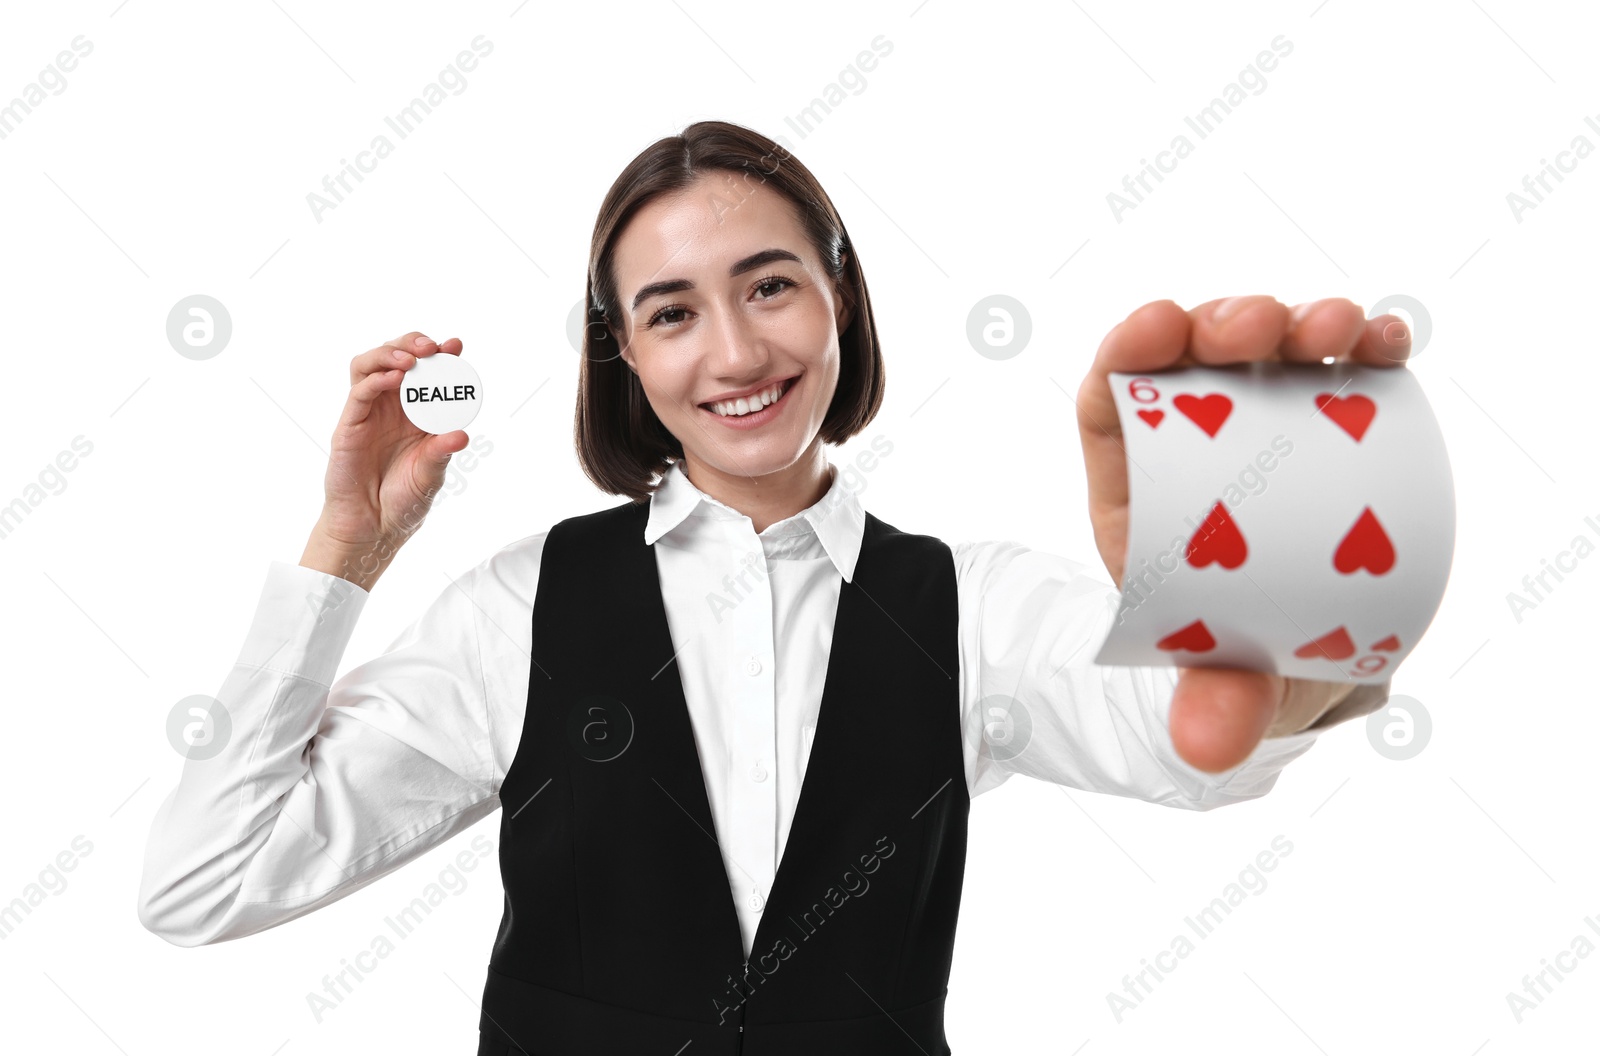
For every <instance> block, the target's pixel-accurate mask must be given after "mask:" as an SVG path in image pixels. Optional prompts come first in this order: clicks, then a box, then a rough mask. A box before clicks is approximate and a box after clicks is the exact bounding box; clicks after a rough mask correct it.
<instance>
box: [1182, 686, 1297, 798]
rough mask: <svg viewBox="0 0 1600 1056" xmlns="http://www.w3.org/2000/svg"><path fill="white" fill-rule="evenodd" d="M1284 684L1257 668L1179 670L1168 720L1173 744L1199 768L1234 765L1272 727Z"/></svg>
mask: <svg viewBox="0 0 1600 1056" xmlns="http://www.w3.org/2000/svg"><path fill="white" fill-rule="evenodd" d="M1284 686H1285V682H1284V679H1283V676H1282V675H1274V674H1269V673H1266V672H1261V671H1235V670H1226V669H1222V668H1202V667H1185V668H1182V669H1180V671H1179V673H1178V684H1177V686H1176V687H1175V688H1174V690H1173V694H1172V710H1171V712H1170V714H1169V715H1168V719H1167V727H1168V731H1169V732H1170V733H1171V735H1172V745H1173V747H1174V748H1176V749H1177V751H1178V755H1179V756H1181V757H1182V758H1183V760H1184V761H1185V762H1187V763H1188V764H1189V765H1190V766H1193V767H1195V768H1196V769H1199V770H1205V771H1207V772H1211V773H1215V772H1217V771H1220V770H1227V769H1229V768H1231V767H1234V766H1238V765H1239V764H1240V763H1242V762H1244V760H1245V759H1246V758H1247V757H1249V755H1250V753H1251V752H1253V751H1255V748H1256V745H1258V744H1260V743H1261V738H1262V737H1264V736H1265V735H1266V732H1267V729H1268V727H1270V726H1271V725H1272V720H1273V717H1274V716H1275V715H1276V714H1277V710H1278V705H1279V703H1280V702H1281V701H1282V700H1283V694H1284Z"/></svg>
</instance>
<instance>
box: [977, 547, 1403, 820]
mask: <svg viewBox="0 0 1600 1056" xmlns="http://www.w3.org/2000/svg"><path fill="white" fill-rule="evenodd" d="M952 549H953V552H954V554H955V561H956V573H957V583H958V593H959V596H960V604H961V621H960V639H961V656H962V721H963V728H964V731H965V735H966V736H965V742H966V746H967V753H968V772H969V775H970V784H969V787H970V791H971V794H972V795H978V794H981V793H982V792H985V791H987V790H988V789H991V788H995V787H997V786H999V785H1000V784H1002V783H1003V782H1004V781H1005V780H1006V779H1007V778H1009V777H1010V776H1011V775H1012V774H1013V773H1019V774H1027V775H1028V776H1030V777H1035V778H1038V779H1039V780H1042V781H1049V782H1052V783H1055V784H1060V785H1066V786H1069V787H1072V788H1079V789H1085V790H1087V791H1091V792H1104V793H1108V794H1111V795H1117V796H1129V797H1133V798H1138V799H1144V800H1148V801H1150V802H1153V803H1159V804H1162V805H1165V806H1171V807H1182V808H1187V809H1191V810H1209V809H1211V808H1214V807H1218V806H1223V805H1226V804H1229V803H1236V802H1240V801H1243V800H1247V799H1254V798H1256V797H1258V796H1262V795H1265V794H1266V793H1267V792H1268V791H1270V790H1271V789H1272V786H1273V785H1274V784H1275V783H1276V781H1277V777H1278V774H1279V773H1280V772H1281V771H1282V770H1283V768H1284V767H1285V766H1287V765H1288V764H1289V762H1290V761H1292V760H1293V759H1295V758H1297V757H1299V756H1300V755H1302V754H1304V753H1305V752H1306V751H1307V750H1308V749H1309V748H1310V747H1311V745H1312V744H1313V743H1314V742H1315V740H1316V738H1317V734H1318V733H1319V732H1320V731H1321V730H1322V729H1326V728H1327V727H1328V726H1329V725H1332V724H1333V723H1334V722H1337V721H1342V719H1345V718H1350V717H1353V716H1354V715H1355V714H1365V711H1361V710H1360V708H1361V707H1365V709H1366V711H1371V710H1374V709H1375V708H1377V707H1378V706H1379V705H1380V704H1381V703H1382V700H1383V699H1384V698H1386V696H1387V686H1386V685H1385V686H1382V687H1370V688H1369V687H1362V688H1363V692H1362V693H1361V694H1360V695H1359V699H1355V700H1353V699H1350V698H1352V697H1356V696H1357V695H1356V694H1344V695H1342V696H1343V703H1341V704H1339V705H1338V706H1337V708H1336V709H1335V710H1336V711H1338V713H1339V714H1338V715H1337V716H1335V714H1334V712H1332V711H1330V712H1328V713H1326V714H1323V715H1322V717H1321V719H1319V720H1318V721H1316V722H1312V723H1311V725H1310V726H1309V727H1308V728H1305V729H1302V730H1297V731H1295V732H1287V733H1279V734H1277V735H1274V736H1270V737H1268V738H1266V739H1263V740H1262V742H1261V743H1260V744H1259V745H1258V746H1257V747H1256V749H1255V751H1254V752H1252V753H1251V755H1250V756H1249V757H1248V758H1247V759H1246V760H1245V761H1244V762H1242V763H1240V764H1239V765H1238V766H1236V767H1234V768H1232V769H1230V770H1226V771H1223V772H1221V773H1215V774H1213V773H1207V772H1205V771H1203V770H1199V769H1196V768H1195V767H1192V766H1190V765H1189V764H1188V763H1186V762H1185V761H1184V760H1183V759H1182V758H1181V757H1180V756H1179V755H1178V754H1177V750H1176V749H1175V748H1174V747H1173V744H1172V737H1171V734H1170V733H1169V732H1168V729H1167V717H1168V713H1169V711H1170V708H1171V705H1172V693H1173V689H1174V687H1175V686H1176V685H1177V676H1178V669H1177V668H1175V667H1112V666H1100V665H1097V664H1095V663H1094V656H1095V654H1096V652H1098V650H1099V646H1100V643H1101V642H1102V641H1104V640H1105V637H1106V635H1107V633H1108V632H1109V631H1110V629H1111V626H1112V623H1113V621H1114V620H1115V618H1116V612H1117V605H1118V600H1119V594H1118V592H1117V590H1116V588H1114V587H1113V586H1111V585H1110V584H1109V583H1106V582H1102V581H1101V580H1100V579H1098V578H1097V577H1095V576H1092V575H1090V574H1089V569H1088V567H1087V566H1085V565H1084V564H1083V563H1082V562H1079V561H1074V560H1071V559H1069V558H1066V557H1061V556H1058V555H1055V554H1050V553H1045V552H1042V551H1037V550H1032V549H1029V548H1027V547H1025V546H1022V545H1021V544H1019V543H1015V542H1010V541H997V542H981V543H963V544H958V545H957V546H955V547H953V548H952ZM1306 721H1309V719H1308V720H1306Z"/></svg>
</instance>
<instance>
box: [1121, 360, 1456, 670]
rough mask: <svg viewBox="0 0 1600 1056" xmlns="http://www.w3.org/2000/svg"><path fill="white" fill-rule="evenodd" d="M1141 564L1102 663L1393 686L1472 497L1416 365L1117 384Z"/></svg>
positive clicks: (1438, 593)
mask: <svg viewBox="0 0 1600 1056" xmlns="http://www.w3.org/2000/svg"><path fill="white" fill-rule="evenodd" d="M1110 378H1111V386H1112V390H1113V392H1114V393H1115V396H1116V401H1117V411H1118V417H1119V419H1120V421H1121V425H1122V435H1123V446H1124V448H1125V449H1126V451H1127V455H1128V486H1129V505H1130V510H1129V528H1128V551H1127V556H1126V562H1125V565H1124V572H1123V581H1122V584H1121V589H1122V601H1121V604H1120V605H1119V607H1118V611H1117V618H1116V622H1115V624H1114V625H1113V627H1112V629H1111V631H1110V633H1109V634H1108V635H1107V637H1106V640H1105V642H1104V643H1103V644H1102V645H1101V647H1100V652H1099V654H1098V655H1097V656H1096V657H1095V662H1096V663H1099V664H1115V665H1138V664H1144V665H1181V666H1184V667H1231V668H1242V669H1246V670H1252V671H1268V672H1273V673H1276V674H1280V675H1285V676H1288V677H1293V678H1308V679H1318V680H1322V681H1332V682H1339V681H1345V680H1350V681H1354V682H1360V683H1378V682H1384V681H1387V680H1388V679H1389V678H1390V677H1391V676H1392V675H1393V673H1394V669H1395V668H1396V667H1397V666H1398V665H1399V663H1400V662H1401V661H1402V660H1404V659H1405V657H1406V656H1407V655H1408V654H1409V653H1410V652H1411V650H1412V649H1413V648H1415V647H1416V644H1417V640H1418V639H1419V638H1421V637H1422V634H1423V632H1424V631H1425V630H1427V627H1428V624H1429V623H1430V622H1431V621H1432V620H1433V616H1434V613H1435V612H1437V611H1438V608H1439V602H1440V600H1441V599H1442V598H1443V596H1444V589H1445V583H1446V580H1447V579H1448V578H1449V574H1450V561H1451V555H1452V552H1453V550H1454V547H1455V490H1454V486H1453V484H1452V481H1451V477H1450V463H1449V460H1448V458H1447V456H1446V454H1445V445H1444V436H1443V434H1442V433H1441V432H1440V430H1439V424H1438V421H1437V420H1436V419H1435V418H1434V416H1433V411H1432V409H1431V408H1430V407H1429V406H1428V401H1427V398H1426V397H1425V396H1424V395H1423V392H1422V388H1421V386H1420V385H1419V384H1418V382H1417V379H1416V376H1415V375H1414V374H1413V373H1412V372H1411V371H1410V370H1409V369H1407V368H1405V367H1366V366H1360V365H1357V364H1353V363H1333V364H1321V363H1316V364H1299V363H1279V362H1266V363H1245V364H1232V365H1228V366H1222V367H1186V368H1182V369H1178V370H1170V371H1163V372H1159V373H1153V374H1125V373H1113V374H1111V375H1110Z"/></svg>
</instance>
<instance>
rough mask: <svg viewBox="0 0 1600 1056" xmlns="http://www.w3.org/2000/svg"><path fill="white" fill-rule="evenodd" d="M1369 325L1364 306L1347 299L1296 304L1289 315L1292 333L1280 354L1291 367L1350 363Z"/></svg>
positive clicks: (1325, 299)
mask: <svg viewBox="0 0 1600 1056" xmlns="http://www.w3.org/2000/svg"><path fill="white" fill-rule="evenodd" d="M1366 325H1367V317H1366V313H1364V312H1363V311H1362V310H1361V306H1360V305H1359V304H1356V303H1355V302H1354V301H1350V300H1347V299H1346V298H1344V297H1326V298H1324V299H1322V300H1320V301H1307V302H1306V303H1304V304H1297V305H1295V306H1294V308H1293V309H1291V310H1290V312H1289V332H1288V333H1287V334H1285V335H1284V338H1283V344H1282V345H1281V346H1280V347H1279V349H1278V354H1279V355H1280V356H1282V357H1283V359H1284V360H1286V361H1287V362H1290V363H1321V362H1322V361H1323V360H1324V359H1327V358H1329V357H1332V358H1333V359H1334V360H1336V361H1337V360H1344V359H1348V358H1349V357H1350V355H1351V353H1352V352H1353V351H1354V350H1355V347H1356V342H1358V341H1360V340H1361V331H1362V329H1363V328H1364V327H1365V326H1366Z"/></svg>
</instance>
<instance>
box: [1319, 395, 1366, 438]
mask: <svg viewBox="0 0 1600 1056" xmlns="http://www.w3.org/2000/svg"><path fill="white" fill-rule="evenodd" d="M1317 410H1319V411H1321V412H1322V413H1323V414H1325V415H1327V416H1328V417H1329V418H1331V419H1333V423H1334V424H1335V425H1337V426H1338V427H1339V428H1340V429H1343V430H1344V431H1345V432H1347V433H1349V434H1350V435H1351V436H1353V437H1355V438H1356V441H1357V442H1358V443H1359V442H1360V440H1361V438H1362V437H1363V436H1365V435H1366V433H1367V426H1369V425H1371V424H1372V419H1373V418H1374V417H1375V416H1376V415H1377V413H1378V405H1377V404H1375V403H1373V402H1372V401H1371V400H1369V399H1367V398H1366V397H1365V396H1342V397H1341V396H1335V395H1334V394H1333V393H1331V392H1319V393H1318V394H1317Z"/></svg>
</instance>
